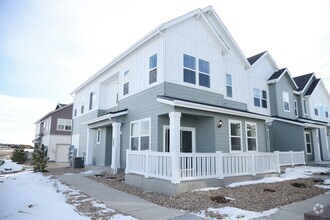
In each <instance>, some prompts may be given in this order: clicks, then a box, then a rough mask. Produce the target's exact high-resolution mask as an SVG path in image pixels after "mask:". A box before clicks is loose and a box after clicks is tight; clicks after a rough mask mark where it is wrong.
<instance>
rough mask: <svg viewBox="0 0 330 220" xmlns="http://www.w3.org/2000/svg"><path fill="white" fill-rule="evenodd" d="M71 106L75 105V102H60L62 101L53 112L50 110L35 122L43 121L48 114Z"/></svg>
mask: <svg viewBox="0 0 330 220" xmlns="http://www.w3.org/2000/svg"><path fill="white" fill-rule="evenodd" d="M61 105H62V106H61ZM71 106H73V103H71V104H60V103H58V104H57V105H56V108H55V110H53V111H51V112H48V113H47V114H46V115H44V116H42V117H41V118H40V119H39V120H38V121H36V122H35V123H34V124H37V123H39V122H41V121H42V120H44V119H45V118H47V117H48V116H50V115H52V114H54V113H55V112H58V111H61V110H63V109H65V108H68V107H71Z"/></svg>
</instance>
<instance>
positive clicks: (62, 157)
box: [33, 104, 73, 162]
mask: <svg viewBox="0 0 330 220" xmlns="http://www.w3.org/2000/svg"><path fill="white" fill-rule="evenodd" d="M72 106H73V104H69V105H66V104H57V106H56V108H55V110H54V111H51V112H49V113H47V114H46V115H44V116H43V117H41V118H40V119H39V120H38V121H36V122H35V126H36V130H35V139H34V140H33V142H34V143H39V144H43V145H45V146H46V147H47V154H48V157H49V161H55V162H68V153H69V145H70V144H71V131H72Z"/></svg>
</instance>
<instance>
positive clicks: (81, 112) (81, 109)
mask: <svg viewBox="0 0 330 220" xmlns="http://www.w3.org/2000/svg"><path fill="white" fill-rule="evenodd" d="M80 114H84V106H83V105H82V106H81V108H80Z"/></svg>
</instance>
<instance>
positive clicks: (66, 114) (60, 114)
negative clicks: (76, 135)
mask: <svg viewBox="0 0 330 220" xmlns="http://www.w3.org/2000/svg"><path fill="white" fill-rule="evenodd" d="M58 118H64V119H72V105H70V106H69V107H67V108H63V109H61V110H59V111H57V112H54V113H53V114H52V121H51V127H50V133H51V134H58V135H71V131H58V130H57V119H58Z"/></svg>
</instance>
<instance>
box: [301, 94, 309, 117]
mask: <svg viewBox="0 0 330 220" xmlns="http://www.w3.org/2000/svg"><path fill="white" fill-rule="evenodd" d="M302 105H303V107H302V108H303V113H304V115H308V113H307V99H305V98H303V99H302Z"/></svg>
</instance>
